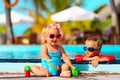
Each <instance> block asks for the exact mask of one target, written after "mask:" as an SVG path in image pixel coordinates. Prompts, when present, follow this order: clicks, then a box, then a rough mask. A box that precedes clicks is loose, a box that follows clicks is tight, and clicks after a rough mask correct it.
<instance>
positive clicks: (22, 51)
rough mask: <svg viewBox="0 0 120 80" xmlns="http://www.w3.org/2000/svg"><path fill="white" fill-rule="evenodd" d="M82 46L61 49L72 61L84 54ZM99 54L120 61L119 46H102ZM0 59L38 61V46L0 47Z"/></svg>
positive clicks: (67, 46) (66, 46)
mask: <svg viewBox="0 0 120 80" xmlns="http://www.w3.org/2000/svg"><path fill="white" fill-rule="evenodd" d="M83 46H84V45H77V46H76V45H75V46H74V45H63V48H64V49H65V52H66V53H67V54H68V56H70V58H71V59H72V58H74V56H75V55H76V54H84V51H83ZM101 54H106V55H114V56H115V57H116V59H117V60H120V45H103V47H102V50H101ZM0 59H40V45H10V46H9V45H7V46H6V45H1V46H0Z"/></svg>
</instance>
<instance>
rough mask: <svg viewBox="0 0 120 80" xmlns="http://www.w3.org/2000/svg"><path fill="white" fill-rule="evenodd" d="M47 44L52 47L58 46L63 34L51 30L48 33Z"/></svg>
mask: <svg viewBox="0 0 120 80" xmlns="http://www.w3.org/2000/svg"><path fill="white" fill-rule="evenodd" d="M46 35H47V44H50V45H52V46H55V45H57V43H58V40H59V39H60V38H61V34H60V33H59V32H58V30H57V29H56V28H50V29H49V30H48V31H47V34H46Z"/></svg>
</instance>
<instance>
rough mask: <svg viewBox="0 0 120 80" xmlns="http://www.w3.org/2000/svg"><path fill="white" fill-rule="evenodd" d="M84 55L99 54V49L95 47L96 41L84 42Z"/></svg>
mask: <svg viewBox="0 0 120 80" xmlns="http://www.w3.org/2000/svg"><path fill="white" fill-rule="evenodd" d="M85 48H86V49H85V56H87V57H94V56H98V55H99V50H98V49H97V48H98V46H97V43H96V42H94V41H88V40H87V41H86V42H85Z"/></svg>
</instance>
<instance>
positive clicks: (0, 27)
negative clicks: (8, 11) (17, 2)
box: [0, 25, 6, 33]
mask: <svg viewBox="0 0 120 80" xmlns="http://www.w3.org/2000/svg"><path fill="white" fill-rule="evenodd" d="M2 32H6V26H5V25H1V26H0V33H2Z"/></svg>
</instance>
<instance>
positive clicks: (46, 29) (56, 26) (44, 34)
mask: <svg viewBox="0 0 120 80" xmlns="http://www.w3.org/2000/svg"><path fill="white" fill-rule="evenodd" d="M50 28H55V29H56V30H58V32H59V33H61V29H60V24H57V23H51V24H50V25H48V26H46V27H44V28H43V29H42V33H41V43H42V44H45V43H46V34H47V31H48V30H49V29H50Z"/></svg>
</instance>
